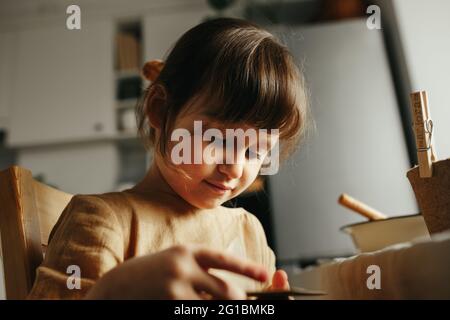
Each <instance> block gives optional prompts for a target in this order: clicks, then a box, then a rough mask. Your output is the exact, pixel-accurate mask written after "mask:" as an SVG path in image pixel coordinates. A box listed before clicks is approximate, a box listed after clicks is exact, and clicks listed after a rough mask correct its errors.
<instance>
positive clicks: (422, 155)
mask: <svg viewBox="0 0 450 320" xmlns="http://www.w3.org/2000/svg"><path fill="white" fill-rule="evenodd" d="M411 109H412V116H413V129H414V135H415V137H416V147H417V158H418V160H419V175H420V177H421V178H429V177H431V176H432V175H433V161H434V160H436V155H435V153H434V148H433V146H432V133H433V121H431V118H430V111H429V109H428V96H427V93H426V91H417V92H413V93H411Z"/></svg>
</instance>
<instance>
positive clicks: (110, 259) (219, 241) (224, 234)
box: [29, 189, 275, 299]
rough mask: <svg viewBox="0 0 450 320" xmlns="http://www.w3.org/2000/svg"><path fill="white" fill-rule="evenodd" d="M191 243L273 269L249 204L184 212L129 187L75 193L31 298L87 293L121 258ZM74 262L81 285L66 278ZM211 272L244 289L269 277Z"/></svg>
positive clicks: (74, 296)
mask: <svg viewBox="0 0 450 320" xmlns="http://www.w3.org/2000/svg"><path fill="white" fill-rule="evenodd" d="M188 243H191V244H201V245H204V246H208V247H211V248H214V249H218V250H223V251H225V252H227V253H230V254H234V255H237V256H241V257H245V258H248V259H250V260H253V261H255V262H257V263H260V264H262V265H264V266H265V267H266V268H267V269H268V271H269V275H272V274H273V272H275V256H274V253H273V251H272V250H271V249H270V248H269V247H268V245H267V241H266V237H265V234H264V230H263V228H262V226H261V224H260V222H259V221H258V219H257V218H256V217H255V216H253V215H252V214H251V213H249V212H247V211H245V210H244V209H243V208H233V209H230V208H225V207H218V208H215V209H211V210H203V211H200V212H196V213H192V214H191V213H189V214H183V215H178V214H174V213H173V211H171V210H170V209H169V208H164V207H163V206H161V205H160V204H158V203H157V201H154V200H153V199H151V198H149V197H148V196H147V195H146V194H144V193H139V192H135V191H132V190H131V189H130V190H126V191H123V192H114V193H106V194H99V195H76V196H74V197H73V198H72V200H71V201H70V203H69V204H68V205H67V207H66V208H65V209H64V211H63V213H62V215H61V217H60V218H59V220H58V222H57V224H56V226H55V227H54V229H53V230H52V233H51V235H50V242H49V246H48V248H47V252H46V255H45V259H44V261H43V263H42V265H41V266H40V267H39V268H38V270H37V274H36V280H35V283H34V286H33V288H32V290H31V292H30V294H29V298H30V299H42V298H43V299H78V298H82V297H83V296H84V295H85V294H86V293H87V291H88V290H89V289H90V288H91V287H92V285H93V284H94V283H95V281H96V280H98V279H99V278H100V277H102V275H104V274H105V273H106V272H107V271H109V270H110V269H112V268H114V267H115V266H117V265H118V264H120V263H122V262H123V261H125V260H127V259H130V258H132V257H135V256H141V255H145V254H151V253H155V252H158V251H161V250H164V249H166V248H168V247H171V246H173V245H176V244H188ZM71 265H75V266H78V267H79V268H80V272H81V274H80V275H81V289H76V288H75V289H72V290H70V289H69V288H68V286H67V280H68V277H69V276H70V275H71V274H73V271H71V270H69V272H68V267H69V266H71ZM211 272H212V273H214V274H215V275H217V276H219V277H221V278H223V279H226V280H228V281H230V282H232V283H234V284H236V285H238V286H239V287H241V288H243V289H244V290H257V289H263V288H265V287H267V286H268V285H269V283H265V284H261V283H258V282H257V281H254V280H251V279H248V278H244V277H242V276H238V275H235V274H231V273H230V272H226V271H223V270H211ZM69 281H70V279H69Z"/></svg>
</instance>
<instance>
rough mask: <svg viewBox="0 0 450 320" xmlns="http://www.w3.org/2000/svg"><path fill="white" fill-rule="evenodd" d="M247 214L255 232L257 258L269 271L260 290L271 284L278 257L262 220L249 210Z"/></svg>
mask: <svg viewBox="0 0 450 320" xmlns="http://www.w3.org/2000/svg"><path fill="white" fill-rule="evenodd" d="M246 215H247V219H248V222H249V224H250V228H251V230H252V231H253V233H254V241H255V246H256V250H257V251H256V252H257V253H258V257H256V259H255V260H256V261H259V263H261V264H262V265H263V266H265V267H266V269H267V271H268V273H269V279H268V281H267V282H266V283H262V284H261V286H260V290H264V289H266V288H268V287H269V286H270V285H271V282H272V277H273V274H274V273H275V271H276V258H275V254H274V252H273V250H272V249H271V248H270V247H269V245H268V243H267V238H266V234H265V232H264V228H263V226H262V224H261V222H260V221H259V220H258V218H256V217H255V216H254V215H253V214H251V213H249V212H246Z"/></svg>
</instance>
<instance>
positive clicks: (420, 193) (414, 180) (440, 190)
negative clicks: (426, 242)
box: [407, 159, 450, 234]
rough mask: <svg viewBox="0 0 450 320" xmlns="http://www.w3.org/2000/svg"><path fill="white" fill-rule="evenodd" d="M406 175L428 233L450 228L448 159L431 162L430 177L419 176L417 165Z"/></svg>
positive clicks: (449, 173)
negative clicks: (431, 173)
mask: <svg viewBox="0 0 450 320" xmlns="http://www.w3.org/2000/svg"><path fill="white" fill-rule="evenodd" d="M407 177H408V179H409V182H410V183H411V186H412V188H413V190H414V193H415V195H416V199H417V202H418V204H419V207H420V211H421V212H422V215H423V217H424V219H425V223H426V224H427V228H428V230H429V231H430V233H431V234H434V233H439V232H442V231H444V230H448V229H450V159H446V160H440V161H436V162H433V176H432V177H430V178H420V176H419V167H418V166H416V167H414V168H412V169H411V170H409V171H408V173H407Z"/></svg>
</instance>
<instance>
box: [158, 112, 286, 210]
mask: <svg viewBox="0 0 450 320" xmlns="http://www.w3.org/2000/svg"><path fill="white" fill-rule="evenodd" d="M194 121H201V123H202V132H200V135H201V136H202V137H203V135H204V133H205V131H207V130H208V129H212V128H214V129H218V130H219V131H220V132H223V138H224V140H225V139H226V137H227V135H226V129H233V130H236V129H241V130H243V131H245V130H248V129H250V127H248V126H245V125H233V126H230V127H227V128H224V127H223V126H220V125H219V124H218V123H217V122H214V121H213V119H211V118H210V117H207V116H205V115H203V114H201V113H200V112H193V113H190V114H184V115H183V114H182V115H180V116H179V117H178V118H177V120H176V122H175V125H174V130H177V129H185V130H184V131H185V132H189V133H190V137H189V139H190V140H191V141H189V142H190V143H189V145H190V148H191V150H189V151H190V152H189V153H190V155H191V156H190V158H191V159H192V161H187V162H188V163H181V164H176V165H175V166H176V168H177V169H181V170H182V172H184V173H185V174H180V172H178V171H177V170H175V169H173V168H172V167H170V166H168V164H167V163H166V162H165V161H164V160H163V159H162V158H161V157H159V156H158V157H157V158H156V161H157V165H158V167H159V169H160V171H161V174H162V175H163V177H164V178H165V180H166V181H167V183H168V184H169V185H170V186H171V188H172V189H173V190H174V191H175V192H177V193H178V194H179V195H180V196H181V197H182V198H183V199H184V200H186V201H187V202H189V203H190V204H191V205H193V206H195V207H197V208H202V209H208V208H214V207H217V206H220V205H221V204H223V203H224V202H226V201H228V200H230V199H232V198H234V197H236V196H237V195H239V194H240V193H242V192H243V191H244V190H245V189H247V188H248V187H249V186H250V185H251V184H252V182H253V181H254V180H255V179H256V177H257V175H258V173H259V170H260V169H261V165H262V164H263V161H264V157H265V156H266V155H267V152H268V150H270V148H271V147H272V146H273V145H274V144H275V143H277V142H278V136H275V135H270V134H267V135H266V139H265V140H267V141H260V140H261V139H260V138H259V136H257V139H256V141H254V140H255V139H246V140H245V142H244V143H243V144H241V145H239V144H238V143H235V144H234V147H233V150H230V149H229V148H227V147H226V141H224V142H225V143H224V144H223V145H224V146H225V147H224V148H223V149H222V150H221V151H222V152H216V153H215V157H216V158H217V157H222V159H223V161H222V163H221V162H220V161H217V162H215V163H211V162H205V161H203V158H202V160H201V161H200V163H197V162H194V154H195V153H196V152H197V154H198V153H200V154H201V155H202V152H203V151H202V150H204V149H205V148H206V147H207V146H208V145H210V144H211V141H203V139H202V137H198V136H197V137H196V135H198V134H199V132H198V131H196V130H194ZM197 124H198V123H197ZM199 138H200V139H201V140H197V142H199V141H200V144H199V143H196V141H195V140H196V139H199ZM252 140H253V141H252ZM176 144H177V142H176V141H171V142H170V143H169V144H168V147H169V154H171V151H172V150H173V148H174V147H175V146H176ZM255 144H256V145H257V146H266V147H265V148H259V149H256V148H255V146H254V145H255ZM196 148H197V150H196ZM199 148H200V149H202V150H200V152H199V150H198V149H199ZM254 150H258V152H257V154H252V152H254ZM230 152H231V153H232V158H233V159H234V161H232V162H231V163H230V162H229V161H226V157H227V154H229V153H230ZM171 158H172V157H170V158H169V159H167V160H166V161H171V162H172V163H174V162H173V161H172V159H171ZM251 159H252V160H251ZM216 160H217V159H216Z"/></svg>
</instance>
